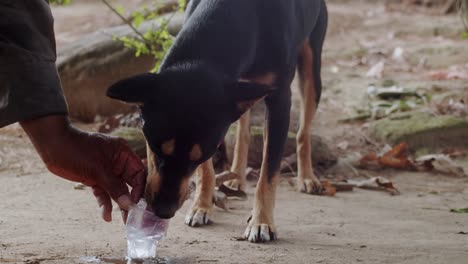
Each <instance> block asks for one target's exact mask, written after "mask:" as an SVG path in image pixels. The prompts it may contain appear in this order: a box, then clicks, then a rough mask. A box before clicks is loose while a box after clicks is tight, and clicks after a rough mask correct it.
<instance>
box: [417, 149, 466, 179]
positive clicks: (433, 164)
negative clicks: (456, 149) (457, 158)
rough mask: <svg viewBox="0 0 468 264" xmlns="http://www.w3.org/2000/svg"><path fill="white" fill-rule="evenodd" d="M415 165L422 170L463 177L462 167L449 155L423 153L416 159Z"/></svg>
mask: <svg viewBox="0 0 468 264" xmlns="http://www.w3.org/2000/svg"><path fill="white" fill-rule="evenodd" d="M416 166H417V167H418V168H419V169H422V170H435V171H438V172H441V173H446V174H451V175H454V176H457V177H465V176H466V174H465V171H464V169H463V167H461V166H458V165H457V164H456V163H455V162H454V161H453V160H452V159H451V158H450V157H449V156H447V155H444V154H439V155H425V156H422V157H419V158H418V159H416Z"/></svg>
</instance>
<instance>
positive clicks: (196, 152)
mask: <svg viewBox="0 0 468 264" xmlns="http://www.w3.org/2000/svg"><path fill="white" fill-rule="evenodd" d="M202 157H203V152H202V149H201V147H200V144H195V145H193V147H192V150H191V151H190V160H191V161H198V160H200V159H201V158H202Z"/></svg>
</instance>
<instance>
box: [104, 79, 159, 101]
mask: <svg viewBox="0 0 468 264" xmlns="http://www.w3.org/2000/svg"><path fill="white" fill-rule="evenodd" d="M158 80H159V76H158V75H157V74H153V73H144V74H140V75H135V76H132V77H130V78H127V79H123V80H120V81H118V82H116V83H115V84H113V85H111V87H109V89H107V96H109V97H110V98H112V99H116V100H120V101H123V102H127V103H136V104H143V103H144V102H145V101H146V100H147V99H148V98H151V95H152V94H154V92H155V89H156V88H157V86H158Z"/></svg>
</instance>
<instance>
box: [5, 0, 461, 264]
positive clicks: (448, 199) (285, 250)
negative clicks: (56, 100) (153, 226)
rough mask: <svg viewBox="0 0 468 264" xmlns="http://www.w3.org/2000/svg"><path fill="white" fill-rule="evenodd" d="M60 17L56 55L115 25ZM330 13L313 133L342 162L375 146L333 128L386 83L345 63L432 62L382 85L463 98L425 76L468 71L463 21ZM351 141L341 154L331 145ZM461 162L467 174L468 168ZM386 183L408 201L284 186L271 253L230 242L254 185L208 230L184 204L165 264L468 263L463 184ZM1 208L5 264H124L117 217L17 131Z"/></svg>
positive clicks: (77, 6) (358, 6) (85, 7)
mask: <svg viewBox="0 0 468 264" xmlns="http://www.w3.org/2000/svg"><path fill="white" fill-rule="evenodd" d="M116 2H121V3H126V5H127V6H132V5H136V4H137V3H138V2H141V1H129V2H126V1H123V0H121V1H116ZM376 2H377V3H376ZM53 11H54V15H55V17H56V31H57V41H58V48H59V49H60V47H61V46H63V45H66V44H67V43H70V42H72V41H73V40H75V39H77V38H79V36H80V35H81V34H84V33H87V32H91V31H93V30H96V29H98V28H99V27H102V26H107V25H115V24H117V23H118V22H119V21H118V19H114V18H113V16H112V15H111V14H109V13H108V12H107V10H106V9H105V7H103V6H102V4H101V3H100V2H99V1H75V3H74V4H73V5H72V6H71V7H59V8H54V10H53ZM329 12H330V28H329V33H328V37H327V40H326V44H325V51H324V59H323V61H324V67H323V79H324V86H325V91H324V95H323V100H322V102H321V105H320V108H319V112H318V114H317V118H316V121H315V123H314V133H317V134H319V135H321V136H323V137H324V138H325V139H327V141H328V142H330V147H331V148H332V149H333V150H334V151H335V152H336V153H337V154H338V155H345V154H346V153H349V152H352V151H361V152H364V151H365V149H368V148H369V146H368V145H366V144H365V140H364V137H363V136H362V135H363V134H365V133H366V125H365V124H364V125H361V124H342V123H339V122H338V120H340V119H342V118H346V117H347V116H349V115H350V114H351V112H352V108H353V106H356V104H359V102H360V100H361V99H362V98H363V97H364V96H365V92H366V88H367V86H368V84H369V83H372V82H379V81H375V80H373V79H370V78H366V72H367V71H368V69H369V65H351V64H352V63H350V62H352V61H353V60H354V59H355V57H356V56H360V54H362V50H363V49H367V50H371V49H380V50H381V53H384V54H385V53H388V52H390V54H391V52H392V51H393V49H395V48H396V47H402V48H403V49H404V51H405V54H406V56H407V57H406V59H407V64H409V65H410V66H411V67H413V68H417V67H416V65H417V64H419V62H420V61H421V59H424V60H425V61H426V65H427V66H425V67H421V68H417V69H415V70H411V71H408V70H407V69H406V68H405V67H406V66H407V65H400V64H398V63H397V62H389V63H388V66H387V67H388V68H387V69H386V71H385V73H384V74H385V78H390V79H393V80H396V81H398V82H400V83H404V84H405V85H407V86H411V87H429V88H431V87H434V86H437V87H442V88H443V89H446V90H453V91H459V90H463V89H465V90H466V89H468V86H467V84H466V80H465V82H463V81H462V80H449V81H433V80H431V79H430V78H429V77H428V73H429V71H430V70H436V69H448V68H449V67H450V66H452V65H459V66H460V67H466V66H465V65H464V64H466V63H467V62H468V45H467V44H468V42H467V40H462V39H461V38H460V37H459V35H460V34H459V33H460V32H461V30H462V25H461V22H460V20H459V18H458V17H457V16H455V15H450V16H427V15H422V14H404V13H399V12H394V13H388V12H386V11H385V10H384V7H383V5H382V3H381V1H343V0H341V1H338V0H335V1H329ZM85 14H86V16H84V15H85ZM368 57H370V55H369V56H368ZM80 126H82V127H88V128H89V127H92V126H85V125H80ZM344 141H345V142H348V143H349V147H348V148H347V149H346V150H340V149H339V148H337V147H336V145H337V144H338V143H340V142H344ZM332 143H333V144H332ZM460 162H462V163H463V164H464V168H465V170H466V171H468V161H467V160H462V161H460ZM380 175H383V176H386V177H388V178H390V179H391V180H392V181H393V182H394V184H395V185H396V186H397V187H398V188H399V189H400V191H401V193H402V194H401V195H399V196H390V195H388V194H387V193H384V192H375V191H366V190H359V189H358V190H355V191H353V192H349V193H338V194H337V195H336V196H335V197H318V196H309V195H305V194H300V193H296V192H294V191H293V189H292V188H291V187H290V186H289V185H288V184H287V183H286V182H282V183H281V185H280V187H279V190H278V195H277V204H276V210H275V214H276V218H275V219H276V224H277V228H278V233H279V240H278V241H275V242H272V243H267V244H251V243H248V242H245V241H236V240H235V239H234V238H235V237H238V236H241V234H243V232H244V228H245V226H246V221H247V217H248V216H249V213H250V208H251V204H252V198H253V192H254V189H253V183H251V187H250V188H249V190H248V194H249V200H248V201H232V202H231V204H230V207H231V209H230V211H229V212H225V211H221V210H219V209H216V210H215V211H214V215H213V217H212V219H213V220H214V222H215V223H214V224H213V225H211V226H207V227H203V228H190V227H188V226H186V225H185V224H183V218H184V214H185V212H186V210H187V209H188V206H189V204H190V201H187V202H186V204H185V205H184V207H183V208H182V209H181V210H180V211H179V212H178V213H177V215H176V217H175V218H174V219H172V221H171V224H170V228H169V232H168V237H167V239H166V240H165V241H164V242H163V243H162V245H161V246H160V248H159V252H158V255H159V256H160V257H162V258H164V260H162V261H161V263H232V264H234V263H242V264H244V263H327V264H334V263H337V264H338V263H339V264H343V263H369V264H376V263H392V264H394V263H411V264H413V263H425V264H439V263H450V264H466V263H468V235H466V233H468V214H454V213H450V212H449V211H450V209H451V208H461V207H468V179H467V178H462V179H460V178H453V177H449V176H444V175H437V174H434V173H431V174H429V173H408V172H399V171H384V172H382V173H381V174H380ZM0 201H2V202H1V203H0V210H1V214H0V263H27V264H38V263H116V264H117V263H125V260H124V256H125V250H126V241H125V238H124V226H123V224H122V221H121V219H120V212H119V211H117V210H116V211H115V212H114V217H115V221H114V222H112V223H110V224H108V223H105V222H103V221H102V220H101V219H100V218H99V210H98V208H97V205H96V202H95V200H94V197H93V196H92V194H91V192H90V190H89V189H85V190H75V189H74V183H71V182H66V181H63V180H61V179H59V178H57V177H55V176H53V175H51V174H50V173H48V172H47V171H46V170H45V168H44V166H43V165H42V164H41V162H40V160H39V159H38V156H37V154H36V153H35V152H34V150H33V148H32V146H31V144H30V143H29V141H28V139H27V137H26V136H25V134H24V133H22V132H21V129H20V128H19V126H18V125H12V126H9V127H6V128H2V129H0Z"/></svg>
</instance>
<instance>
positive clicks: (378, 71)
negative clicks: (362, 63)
mask: <svg viewBox="0 0 468 264" xmlns="http://www.w3.org/2000/svg"><path fill="white" fill-rule="evenodd" d="M384 69H385V61H383V60H382V61H380V62H378V63H376V64H375V65H374V66H372V67H371V68H370V69H369V71H368V72H367V74H366V77H368V78H376V79H382V78H383V74H384Z"/></svg>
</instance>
